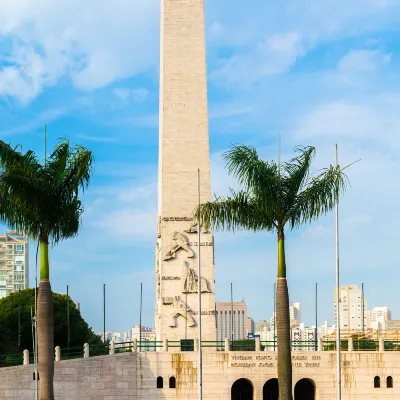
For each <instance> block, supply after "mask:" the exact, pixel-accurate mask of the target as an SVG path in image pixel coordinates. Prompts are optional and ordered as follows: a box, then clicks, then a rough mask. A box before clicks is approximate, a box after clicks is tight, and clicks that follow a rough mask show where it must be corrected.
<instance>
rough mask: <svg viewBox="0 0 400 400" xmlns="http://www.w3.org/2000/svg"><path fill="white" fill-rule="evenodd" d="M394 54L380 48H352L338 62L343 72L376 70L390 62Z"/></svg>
mask: <svg viewBox="0 0 400 400" xmlns="http://www.w3.org/2000/svg"><path fill="white" fill-rule="evenodd" d="M391 57H392V55H391V54H390V53H387V54H384V53H382V52H381V51H379V50H351V51H349V52H348V53H347V54H346V55H345V56H344V57H343V58H342V59H341V60H340V61H339V63H338V69H339V71H340V72H341V73H357V72H374V71H376V70H377V69H378V68H380V67H382V66H384V65H386V64H388V63H389V62H390V59H391Z"/></svg>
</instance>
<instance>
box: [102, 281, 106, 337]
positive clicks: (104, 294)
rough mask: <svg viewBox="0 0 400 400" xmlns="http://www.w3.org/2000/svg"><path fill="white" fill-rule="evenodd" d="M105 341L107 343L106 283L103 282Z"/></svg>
mask: <svg viewBox="0 0 400 400" xmlns="http://www.w3.org/2000/svg"><path fill="white" fill-rule="evenodd" d="M103 343H104V344H105V343H106V284H105V283H103Z"/></svg>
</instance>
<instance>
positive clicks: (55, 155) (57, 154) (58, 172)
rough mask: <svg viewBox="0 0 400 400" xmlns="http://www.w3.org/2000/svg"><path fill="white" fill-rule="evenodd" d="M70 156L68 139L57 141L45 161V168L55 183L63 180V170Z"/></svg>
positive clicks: (57, 183)
mask: <svg viewBox="0 0 400 400" xmlns="http://www.w3.org/2000/svg"><path fill="white" fill-rule="evenodd" d="M69 157H70V145H69V141H68V140H65V141H63V142H61V143H58V144H57V145H56V147H55V148H54V150H53V152H52V153H51V155H50V157H49V159H48V160H47V163H46V170H47V172H48V174H49V176H50V178H51V179H52V180H53V182H54V183H55V184H56V185H59V184H61V182H62V181H63V178H64V175H65V170H66V167H67V164H68V159H69Z"/></svg>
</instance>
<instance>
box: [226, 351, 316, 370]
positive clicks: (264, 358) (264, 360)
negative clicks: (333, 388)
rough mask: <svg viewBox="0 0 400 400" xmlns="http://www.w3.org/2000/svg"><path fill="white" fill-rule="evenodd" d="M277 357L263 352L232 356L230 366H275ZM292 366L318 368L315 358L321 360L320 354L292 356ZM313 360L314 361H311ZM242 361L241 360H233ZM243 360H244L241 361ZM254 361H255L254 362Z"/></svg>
mask: <svg viewBox="0 0 400 400" xmlns="http://www.w3.org/2000/svg"><path fill="white" fill-rule="evenodd" d="M277 360H278V357H277V356H276V355H270V354H266V355H265V354H263V355H258V356H256V355H254V356H253V355H245V356H232V357H231V360H230V361H231V362H230V364H229V365H230V366H231V367H258V368H275V367H277ZM292 360H293V367H296V368H320V367H321V363H319V362H315V360H321V356H296V355H295V356H292ZM311 360H314V361H311ZM234 361H242V362H234ZM243 361H245V362H243ZM255 361H256V362H255ZM299 361H304V362H299Z"/></svg>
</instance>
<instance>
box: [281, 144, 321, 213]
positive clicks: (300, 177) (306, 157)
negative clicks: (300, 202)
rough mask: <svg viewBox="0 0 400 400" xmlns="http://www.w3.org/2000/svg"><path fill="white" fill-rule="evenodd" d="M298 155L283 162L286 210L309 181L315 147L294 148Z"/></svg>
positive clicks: (282, 180)
mask: <svg viewBox="0 0 400 400" xmlns="http://www.w3.org/2000/svg"><path fill="white" fill-rule="evenodd" d="M294 152H295V153H297V154H298V155H297V156H296V157H293V158H292V159H291V160H289V161H287V162H285V163H283V164H282V166H281V168H282V170H283V172H284V174H282V175H281V192H282V195H283V196H284V201H283V204H284V207H283V208H284V210H285V213H286V211H287V210H290V209H291V208H292V206H293V204H294V202H295V201H296V198H297V195H298V193H299V192H301V190H302V188H303V186H304V183H305V182H307V180H308V177H309V171H310V166H311V162H312V159H313V158H314V155H315V148H314V147H312V146H308V147H304V146H298V147H296V148H295V150H294Z"/></svg>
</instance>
